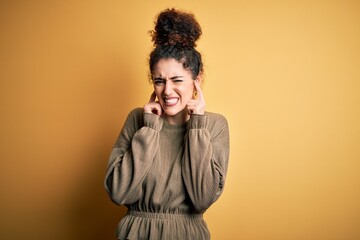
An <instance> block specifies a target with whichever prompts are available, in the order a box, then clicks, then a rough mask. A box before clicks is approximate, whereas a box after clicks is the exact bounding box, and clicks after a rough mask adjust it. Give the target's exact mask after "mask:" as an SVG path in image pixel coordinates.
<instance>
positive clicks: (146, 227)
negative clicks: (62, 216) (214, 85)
mask: <svg viewBox="0 0 360 240" xmlns="http://www.w3.org/2000/svg"><path fill="white" fill-rule="evenodd" d="M228 159H229V132H228V124H227V121H226V119H225V118H224V117H223V116H222V115H220V114H215V113H209V112H206V113H205V115H191V117H190V120H189V121H187V122H186V123H185V124H183V125H180V126H179V125H169V124H168V123H167V122H166V121H165V120H164V118H163V117H161V116H158V115H155V114H151V113H144V112H143V110H142V109H140V108H137V109H134V110H133V111H132V112H130V114H129V115H128V117H127V120H126V122H125V124H124V126H123V128H122V130H121V132H120V135H119V137H118V138H117V140H116V142H115V144H114V146H113V149H112V152H111V155H110V158H109V162H108V168H107V173H106V177H105V189H106V191H107V192H108V194H109V196H110V198H111V199H112V201H114V202H115V203H116V204H119V205H120V204H121V205H126V206H127V208H128V209H129V212H128V214H127V215H126V216H125V217H124V218H123V219H122V220H121V222H120V223H119V225H118V228H117V237H118V239H209V238H210V234H209V231H208V229H207V226H206V223H205V222H204V220H203V218H202V213H203V212H205V210H206V209H207V208H209V207H210V205H211V204H212V203H214V202H215V201H216V200H217V199H218V198H219V196H220V195H221V193H222V192H223V189H224V183H225V177H226V171H227V166H228Z"/></svg>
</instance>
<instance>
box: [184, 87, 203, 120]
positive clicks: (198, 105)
mask: <svg viewBox="0 0 360 240" xmlns="http://www.w3.org/2000/svg"><path fill="white" fill-rule="evenodd" d="M194 85H195V90H196V91H197V99H195V98H193V99H190V100H189V101H188V103H187V105H186V107H187V109H188V113H189V114H190V115H191V114H198V115H204V114H205V99H204V95H203V92H202V91H201V88H200V84H199V82H198V81H197V80H195V81H194Z"/></svg>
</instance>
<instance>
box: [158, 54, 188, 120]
mask: <svg viewBox="0 0 360 240" xmlns="http://www.w3.org/2000/svg"><path fill="white" fill-rule="evenodd" d="M152 78H153V84H154V90H155V94H156V96H157V98H158V100H159V103H160V105H161V107H162V109H163V113H164V114H165V115H167V116H169V117H175V116H176V115H178V114H187V110H186V104H187V102H188V101H189V100H190V99H191V98H192V97H193V91H194V80H193V79H192V74H191V72H190V70H187V69H185V68H184V67H183V66H182V64H181V63H180V62H178V61H177V60H175V59H160V60H159V62H158V63H157V64H156V65H155V66H154V71H153V75H152Z"/></svg>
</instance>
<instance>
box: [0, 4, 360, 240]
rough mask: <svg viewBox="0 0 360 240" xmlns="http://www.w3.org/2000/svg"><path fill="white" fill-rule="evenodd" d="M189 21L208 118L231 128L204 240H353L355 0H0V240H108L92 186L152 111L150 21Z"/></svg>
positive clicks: (357, 143) (112, 218) (357, 217)
mask: <svg viewBox="0 0 360 240" xmlns="http://www.w3.org/2000/svg"><path fill="white" fill-rule="evenodd" d="M165 7H177V8H180V9H185V10H190V11H192V12H194V13H195V15H196V16H197V18H198V20H199V22H200V24H201V25H202V28H203V32H204V33H203V36H202V38H201V40H200V41H199V43H198V48H199V50H200V51H201V52H202V53H203V57H204V61H205V65H206V70H205V71H206V79H205V85H204V94H205V97H206V101H207V110H208V111H214V112H220V113H222V114H224V115H225V116H226V117H227V119H228V121H229V124H230V131H231V159H230V166H229V171H228V178H227V182H226V188H225V192H224V194H223V195H222V197H221V198H220V200H219V201H218V202H216V203H215V204H214V205H213V206H212V208H210V209H209V210H208V212H207V213H206V214H205V218H206V220H207V222H208V225H209V228H210V231H211V234H212V239H214V240H222V239H229V240H232V239H243V240H304V239H306V240H312V239H314V240H343V239H346V240H355V239H360V227H359V226H360V2H359V1H343V0H339V1H330V0H329V1H316V0H313V1H268V0H258V1H250V0H249V1H235V0H234V1H228V0H224V1H220V2H219V1H205V0H203V1H187V0H186V1H184V0H181V1H180V0H178V1H165V0H163V1H139V0H133V1H115V0H113V1H100V0H97V1H95V0H90V1H89V0H87V1H85V0H84V1H21V0H19V1H1V2H0V44H1V45H0V78H1V82H0V89H1V93H0V106H1V108H0V111H1V120H0V121H1V122H0V127H1V130H0V131H1V132H0V136H1V138H0V149H1V156H0V159H1V165H0V187H1V199H0V228H1V229H0V239H54V240H60V239H61V240H63V239H66V240H77V239H94V240H96V239H114V237H113V236H114V231H115V227H116V225H117V223H118V221H119V220H120V218H121V216H122V215H123V214H124V210H125V209H124V208H123V207H118V206H116V205H114V204H113V203H112V202H111V201H110V200H109V198H108V197H107V195H106V193H105V190H104V188H103V177H104V173H105V169H106V163H107V159H108V156H109V153H110V151H111V147H112V144H113V143H114V141H115V139H116V137H117V135H118V132H119V131H120V129H121V126H122V124H123V122H124V120H125V117H126V115H127V114H128V112H129V111H130V110H131V109H132V108H134V107H138V106H143V104H144V103H145V102H146V101H148V99H149V95H150V93H151V85H149V83H148V80H147V65H146V60H147V56H148V53H149V52H150V50H151V47H152V45H151V42H150V37H149V35H148V33H147V31H148V30H150V29H152V27H153V21H154V18H155V16H156V14H157V13H159V12H160V11H161V10H163V9H164V8H165Z"/></svg>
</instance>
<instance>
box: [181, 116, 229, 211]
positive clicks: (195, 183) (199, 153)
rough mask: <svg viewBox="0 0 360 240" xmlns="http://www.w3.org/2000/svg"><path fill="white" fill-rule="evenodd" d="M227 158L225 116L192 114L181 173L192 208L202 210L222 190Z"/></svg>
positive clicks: (207, 206)
mask: <svg viewBox="0 0 360 240" xmlns="http://www.w3.org/2000/svg"><path fill="white" fill-rule="evenodd" d="M228 160H229V130H228V123H227V121H226V119H225V118H224V117H223V116H221V115H219V114H213V115H212V116H211V118H210V117H209V115H208V114H206V115H192V116H191V119H190V123H189V127H188V133H187V137H186V138H185V152H184V159H183V163H182V175H183V179H184V182H185V186H186V189H187V192H188V194H189V197H190V199H191V201H192V204H193V206H194V208H195V211H198V212H203V211H205V210H206V209H207V208H209V207H210V205H211V204H212V203H214V202H215V201H216V200H217V199H218V198H219V196H220V195H221V193H222V192H223V189H224V183H225V177H226V171H227V166H228Z"/></svg>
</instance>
